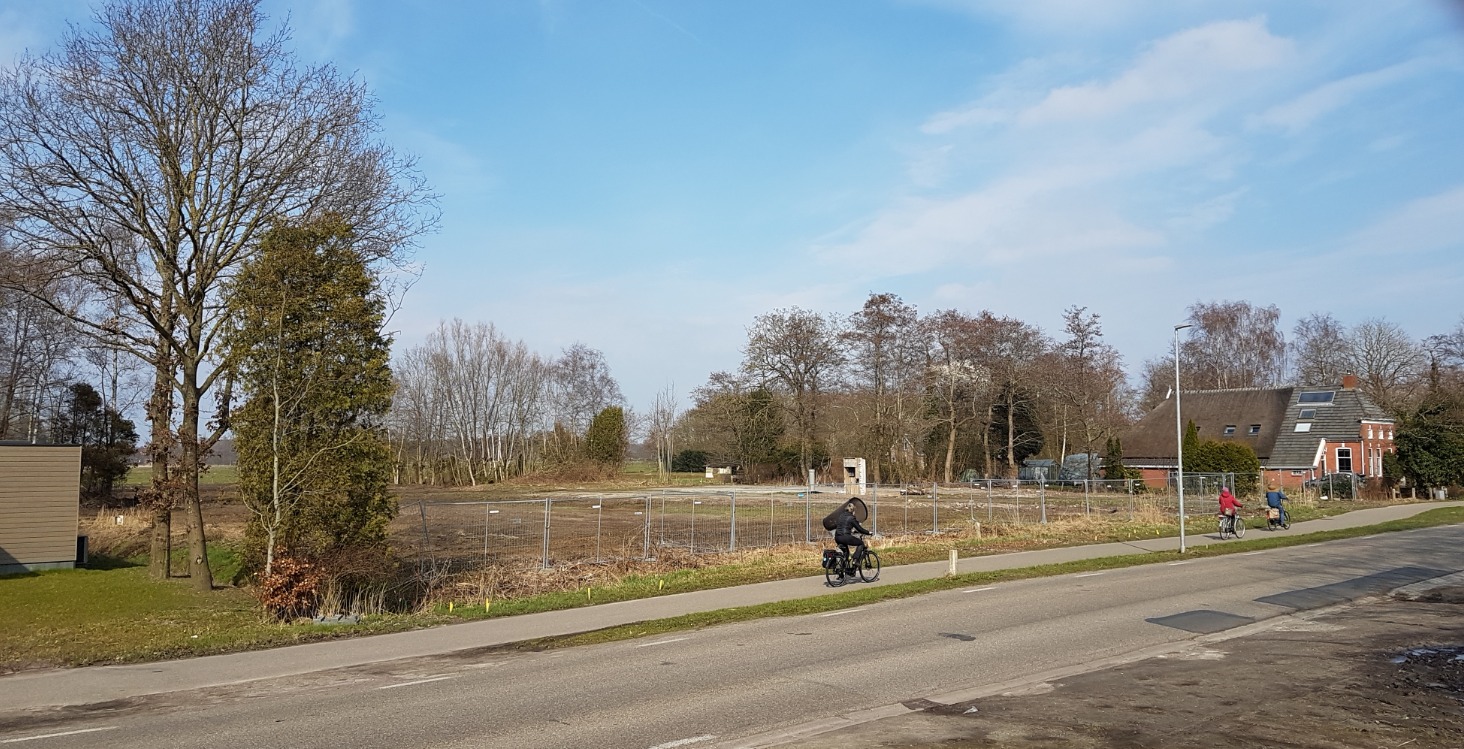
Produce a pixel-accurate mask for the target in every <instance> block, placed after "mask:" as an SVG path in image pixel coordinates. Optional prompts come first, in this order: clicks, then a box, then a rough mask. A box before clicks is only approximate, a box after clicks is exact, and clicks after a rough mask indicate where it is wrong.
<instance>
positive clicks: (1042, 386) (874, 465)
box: [674, 294, 1464, 481]
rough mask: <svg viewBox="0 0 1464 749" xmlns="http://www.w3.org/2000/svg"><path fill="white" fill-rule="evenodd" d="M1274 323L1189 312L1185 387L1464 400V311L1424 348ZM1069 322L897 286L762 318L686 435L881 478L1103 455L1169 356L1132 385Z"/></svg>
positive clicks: (1373, 335) (1156, 397)
mask: <svg viewBox="0 0 1464 749" xmlns="http://www.w3.org/2000/svg"><path fill="white" fill-rule="evenodd" d="M1280 317H1281V315H1280V310H1279V309H1278V308H1277V307H1275V306H1274V305H1272V306H1257V305H1254V304H1251V303H1249V302H1244V301H1219V302H1197V303H1195V304H1194V305H1191V306H1190V307H1189V309H1188V322H1189V323H1190V324H1191V329H1190V330H1189V332H1188V334H1187V335H1186V337H1185V339H1184V341H1183V343H1182V345H1181V347H1180V356H1181V357H1182V360H1183V364H1184V366H1183V367H1181V373H1182V387H1183V388H1184V389H1186V390H1210V389H1227V388H1260V387H1271V386H1278V385H1281V384H1283V383H1288V382H1290V383H1296V384H1304V385H1337V384H1339V383H1340V382H1341V379H1342V376H1343V375H1345V374H1356V375H1358V376H1359V378H1360V387H1361V388H1362V389H1363V390H1364V392H1366V393H1367V395H1369V396H1370V397H1371V398H1372V399H1373V400H1374V401H1375V402H1376V403H1378V404H1379V405H1380V406H1382V407H1383V408H1384V409H1386V410H1388V411H1389V412H1390V413H1392V414H1393V415H1394V416H1395V417H1396V418H1398V419H1399V420H1400V423H1403V424H1405V425H1406V424H1408V423H1411V422H1412V421H1419V419H1414V418H1413V415H1414V414H1415V413H1421V412H1418V411H1417V409H1419V408H1423V407H1424V406H1425V405H1427V406H1428V408H1429V409H1432V410H1429V411H1428V413H1430V414H1437V413H1438V412H1439V410H1440V408H1441V407H1440V406H1439V405H1438V403H1440V402H1441V399H1446V397H1454V396H1457V395H1458V394H1460V393H1461V392H1464V391H1461V389H1460V388H1461V385H1460V373H1461V372H1464V345H1461V344H1464V320H1461V321H1460V322H1459V323H1458V325H1457V326H1456V327H1455V329H1454V330H1453V331H1451V332H1448V333H1443V334H1440V335H1435V336H1432V337H1430V338H1427V339H1424V340H1422V341H1415V340H1413V339H1412V338H1410V337H1409V336H1408V335H1407V334H1406V333H1405V332H1404V331H1403V330H1402V329H1401V328H1400V327H1399V326H1397V325H1396V324H1394V323H1391V322H1388V321H1386V320H1381V319H1373V320H1366V321H1364V322H1362V323H1360V324H1358V325H1357V326H1355V327H1353V328H1351V329H1349V328H1347V327H1345V326H1343V325H1342V324H1341V323H1339V322H1338V321H1337V320H1336V318H1335V317H1333V316H1332V315H1330V314H1312V315H1309V316H1308V317H1306V318H1303V319H1302V320H1301V321H1300V322H1298V323H1297V324H1296V326H1295V327H1294V328H1293V331H1292V336H1291V337H1290V340H1289V341H1288V338H1287V336H1286V335H1285V334H1284V333H1283V331H1282V330H1281V328H1280V322H1279V321H1280ZM1063 322H1064V324H1063V329H1062V331H1061V333H1060V334H1059V335H1058V336H1056V337H1050V336H1048V335H1047V334H1045V333H1044V332H1043V331H1042V330H1041V329H1040V328H1038V327H1037V326H1034V325H1031V324H1029V323H1025V322H1023V321H1021V320H1016V319H1013V318H1009V317H1002V316H998V315H996V314H994V313H992V312H988V311H983V312H980V313H978V314H975V315H970V314H966V313H963V312H959V311H954V310H943V311H939V312H936V313H934V314H929V315H924V316H922V315H920V314H918V312H917V311H916V310H915V308H913V307H912V306H910V305H908V304H906V303H904V302H903V301H901V300H900V299H899V298H898V297H896V296H894V295H891V294H872V295H870V297H869V299H868V300H867V301H866V303H865V304H864V306H863V308H861V309H860V310H859V311H857V312H854V313H852V314H849V315H845V316H840V315H828V314H821V313H817V312H812V311H808V310H803V309H797V308H794V309H787V310H779V311H776V312H772V313H768V314H765V315H763V316H761V317H759V318H757V320H756V321H755V322H754V324H753V325H752V327H751V328H750V329H749V330H748V337H747V343H746V345H745V347H744V349H743V354H744V356H743V364H742V367H741V368H740V369H739V370H738V371H736V372H717V373H714V374H713V375H711V377H709V379H708V381H707V383H706V384H704V385H703V386H702V387H700V388H697V389H696V390H694V391H693V393H692V399H693V403H692V407H691V408H690V409H689V410H688V411H687V412H686V413H684V414H682V415H681V417H680V419H679V420H678V421H677V423H676V427H675V430H674V434H675V435H676V440H677V442H678V444H680V445H681V446H682V447H683V449H685V450H688V451H694V452H695V453H697V454H699V455H704V456H705V457H706V458H707V459H708V460H710V461H713V462H728V463H737V464H740V465H742V466H743V467H744V470H746V471H749V472H750V473H752V474H755V475H756V476H765V475H774V474H776V475H779V476H782V477H786V478H798V477H801V476H802V475H803V474H804V472H805V471H807V470H808V469H810V468H823V467H825V466H826V465H827V464H828V459H829V456H830V455H839V456H862V457H865V458H866V459H867V460H868V461H869V467H870V469H871V472H872V476H871V478H873V480H876V481H901V480H917V479H923V480H929V479H941V480H945V481H950V480H951V479H952V478H953V477H954V476H956V475H958V474H960V473H962V472H963V470H973V471H975V472H976V473H977V474H979V475H983V476H1011V475H1015V473H1016V471H1017V469H1018V467H1019V466H1020V465H1021V462H1022V461H1023V460H1024V459H1025V458H1027V457H1032V456H1037V455H1042V456H1046V457H1052V458H1057V459H1062V458H1064V457H1066V456H1067V455H1069V454H1075V453H1078V454H1090V455H1096V454H1100V451H1104V450H1105V448H1106V447H1107V446H1109V442H1108V441H1109V440H1110V439H1111V438H1116V437H1118V436H1119V435H1121V433H1122V431H1123V429H1124V428H1125V427H1127V426H1128V425H1129V424H1131V423H1132V422H1133V420H1134V419H1135V418H1137V417H1138V416H1140V415H1142V414H1143V413H1145V412H1147V411H1148V410H1149V409H1150V408H1152V407H1153V405H1154V404H1156V403H1157V402H1158V401H1160V400H1162V399H1164V398H1165V397H1167V396H1168V393H1169V391H1170V390H1171V389H1172V386H1173V382H1174V379H1173V378H1174V359H1173V355H1172V354H1170V355H1168V356H1164V357H1160V358H1156V359H1154V360H1151V361H1149V362H1146V363H1145V365H1144V367H1143V378H1142V383H1141V385H1140V387H1139V388H1137V389H1135V388H1131V387H1130V386H1129V385H1128V383H1127V380H1126V378H1125V376H1124V372H1123V361H1122V357H1121V356H1120V354H1119V353H1118V352H1117V351H1116V350H1115V349H1114V348H1113V347H1112V346H1110V345H1109V344H1108V343H1107V342H1106V341H1105V340H1104V338H1103V330H1102V326H1101V322H1100V319H1099V316H1098V315H1097V314H1093V313H1090V312H1089V311H1088V310H1087V309H1085V308H1081V307H1072V308H1069V309H1067V310H1066V311H1065V312H1064V315H1063ZM1447 394H1454V396H1448V395H1447ZM1428 404H1432V405H1428ZM1444 410H1445V411H1447V410H1448V409H1444ZM1432 418H1435V420H1437V418H1438V417H1432ZM1420 423H1421V422H1420ZM1403 431H1405V432H1406V429H1404V430H1403ZM1403 444H1406V439H1405V440H1404V442H1403ZM1109 451H1111V448H1109Z"/></svg>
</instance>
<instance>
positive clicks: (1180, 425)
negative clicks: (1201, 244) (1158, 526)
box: [1174, 323, 1190, 554]
mask: <svg viewBox="0 0 1464 749" xmlns="http://www.w3.org/2000/svg"><path fill="white" fill-rule="evenodd" d="M1188 327H1190V324H1189V323H1185V324H1184V325H1176V326H1174V470H1175V479H1176V480H1175V485H1176V486H1178V487H1179V553H1181V554H1183V553H1184V421H1182V420H1181V419H1180V416H1179V331H1181V330H1184V329H1185V328H1188Z"/></svg>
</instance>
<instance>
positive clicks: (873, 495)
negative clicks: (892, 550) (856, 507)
mask: <svg viewBox="0 0 1464 749" xmlns="http://www.w3.org/2000/svg"><path fill="white" fill-rule="evenodd" d="M869 487H870V489H869V491H870V494H869V499H870V503H871V504H873V505H874V509H873V510H871V512H872V513H874V522H873V524H871V525H870V526H869V529H870V531H871V532H872V533H874V534H875V535H879V484H870V485H869Z"/></svg>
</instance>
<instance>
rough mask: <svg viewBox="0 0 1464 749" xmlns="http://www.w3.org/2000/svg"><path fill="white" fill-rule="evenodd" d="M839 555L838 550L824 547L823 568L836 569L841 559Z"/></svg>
mask: <svg viewBox="0 0 1464 749" xmlns="http://www.w3.org/2000/svg"><path fill="white" fill-rule="evenodd" d="M841 556H842V555H840V554H839V552H838V550H836V549H824V553H823V568H824V569H826V570H836V569H838V568H839V562H840V561H841V558H840V557H841Z"/></svg>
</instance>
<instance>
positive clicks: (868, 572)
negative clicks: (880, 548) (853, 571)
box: [859, 549, 879, 583]
mask: <svg viewBox="0 0 1464 749" xmlns="http://www.w3.org/2000/svg"><path fill="white" fill-rule="evenodd" d="M859 579H860V580H863V581H864V582H866V583H872V582H874V581H875V580H878V579H879V555H878V554H876V553H874V549H868V550H866V551H865V552H864V559H863V560H862V561H860V562H859Z"/></svg>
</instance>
